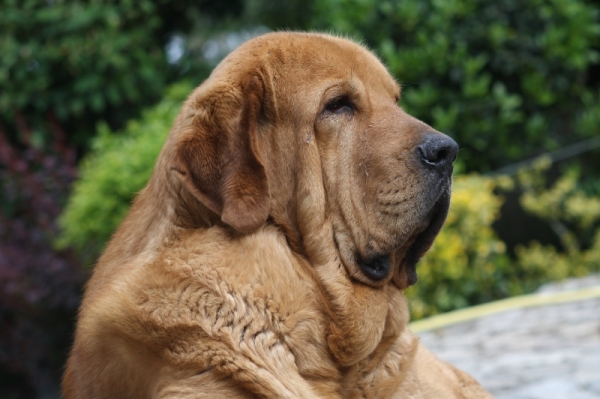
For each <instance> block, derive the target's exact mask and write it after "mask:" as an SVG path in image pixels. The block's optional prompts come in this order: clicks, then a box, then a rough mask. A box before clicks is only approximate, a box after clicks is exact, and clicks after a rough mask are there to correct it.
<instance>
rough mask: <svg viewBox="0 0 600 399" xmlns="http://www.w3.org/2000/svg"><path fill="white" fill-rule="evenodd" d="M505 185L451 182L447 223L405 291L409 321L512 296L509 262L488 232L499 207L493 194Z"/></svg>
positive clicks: (477, 179) (484, 180) (475, 179)
mask: <svg viewBox="0 0 600 399" xmlns="http://www.w3.org/2000/svg"><path fill="white" fill-rule="evenodd" d="M508 183H509V182H507V181H506V179H492V178H489V177H483V176H479V175H474V174H473V175H463V176H457V177H455V179H454V185H453V189H452V191H453V193H452V203H451V206H450V212H449V214H448V218H447V220H446V224H445V225H444V227H443V229H442V231H441V232H440V234H439V236H438V237H437V238H436V240H435V241H434V244H433V246H432V248H431V249H430V251H429V252H428V253H427V254H426V255H425V257H424V258H423V259H422V260H421V261H420V262H419V264H418V265H417V274H418V276H419V281H418V283H417V284H416V285H415V286H414V287H412V288H410V289H409V290H408V291H407V295H408V297H409V298H410V299H411V301H410V305H411V313H412V317H413V318H415V319H418V318H421V317H424V316H429V315H433V314H436V313H440V312H445V311H448V310H452V309H457V308H462V307H466V306H469V305H473V304H477V303H482V302H488V301H491V300H494V299H498V298H503V297H506V296H508V295H509V294H510V291H511V287H510V280H509V279H508V278H507V277H508V276H507V272H508V270H509V269H510V268H511V266H512V265H511V261H510V259H509V257H508V255H507V253H506V246H505V245H504V243H503V242H502V241H501V240H500V239H498V237H497V236H496V234H495V233H494V231H493V229H492V223H493V222H494V220H496V218H497V217H498V215H499V211H500V206H501V205H502V199H501V198H500V197H499V196H497V195H496V194H495V193H494V190H496V189H498V188H499V187H504V186H506V185H507V184H508Z"/></svg>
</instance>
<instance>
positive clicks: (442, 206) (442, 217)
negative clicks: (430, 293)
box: [401, 192, 450, 285]
mask: <svg viewBox="0 0 600 399" xmlns="http://www.w3.org/2000/svg"><path fill="white" fill-rule="evenodd" d="M449 207H450V193H449V192H446V193H444V194H443V195H442V196H441V197H440V199H439V200H438V202H436V204H435V205H434V207H433V209H432V214H431V219H430V220H431V222H430V223H429V225H428V226H427V228H425V230H423V231H422V232H421V233H420V234H419V235H418V236H417V238H416V239H415V242H414V243H413V244H412V245H411V246H410V248H409V249H408V251H407V252H406V255H405V256H404V259H403V260H402V266H401V267H405V268H406V271H407V273H408V284H409V285H415V284H416V282H417V271H416V267H417V262H418V261H419V260H420V259H421V257H422V256H423V255H424V254H425V252H427V250H428V249H429V248H430V247H431V244H433V240H434V239H435V237H436V236H437V235H438V233H439V232H440V229H441V228H442V225H443V224H444V222H445V221H446V216H448V209H449Z"/></svg>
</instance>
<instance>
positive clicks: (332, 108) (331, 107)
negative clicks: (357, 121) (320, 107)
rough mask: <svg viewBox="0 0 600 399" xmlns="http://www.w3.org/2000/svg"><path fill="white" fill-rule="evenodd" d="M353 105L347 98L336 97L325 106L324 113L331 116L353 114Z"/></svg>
mask: <svg viewBox="0 0 600 399" xmlns="http://www.w3.org/2000/svg"><path fill="white" fill-rule="evenodd" d="M354 110H355V108H354V104H352V101H350V99H349V98H348V97H345V96H344V97H338V98H336V99H334V100H332V101H330V102H329V103H327V105H326V106H325V110H324V111H325V112H329V113H332V114H342V113H346V112H354Z"/></svg>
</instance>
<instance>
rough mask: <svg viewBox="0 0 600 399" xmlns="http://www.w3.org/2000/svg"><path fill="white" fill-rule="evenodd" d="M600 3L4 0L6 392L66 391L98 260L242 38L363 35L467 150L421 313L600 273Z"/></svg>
mask: <svg viewBox="0 0 600 399" xmlns="http://www.w3.org/2000/svg"><path fill="white" fill-rule="evenodd" d="M599 7H600V1H597V0H495V1H487V0H286V1H276V0H247V1H244V0H200V1H183V0H174V1H168V0H135V1H134V0H122V1H108V0H104V1H101V0H85V1H84V0H68V1H66V0H65V1H61V0H45V1H44V0H31V1H30V0H0V187H1V188H0V397H1V398H57V397H59V381H60V375H61V372H62V367H63V365H64V361H65V358H66V354H67V351H68V348H69V344H70V342H71V340H72V334H73V327H74V322H75V315H76V309H77V306H78V304H79V301H80V298H81V293H82V288H83V284H84V282H85V280H86V277H87V276H88V274H89V270H90V268H91V266H92V265H93V262H94V260H95V259H96V258H97V257H98V255H99V253H100V252H101V251H102V248H103V247H104V245H105V243H106V242H107V240H108V239H109V237H110V235H111V233H112V232H113V230H114V229H115V228H116V226H117V225H118V224H119V222H120V220H121V219H122V218H123V216H124V215H125V213H126V211H127V209H128V207H129V204H130V201H131V200H132V198H133V196H134V195H135V193H136V192H137V191H139V190H140V189H141V188H142V187H143V186H144V184H145V182H146V181H147V179H148V177H149V175H150V172H151V170H152V168H153V164H154V160H155V159H156V156H157V154H158V152H159V150H160V148H161V146H162V143H163V141H164V139H165V137H166V135H167V133H168V131H169V128H170V126H171V124H172V121H173V119H174V117H175V115H176V114H177V112H178V109H179V106H180V105H181V102H182V101H183V99H185V97H186V95H187V94H189V92H190V91H191V89H192V88H193V87H195V86H196V85H198V84H199V83H201V82H202V80H203V79H204V78H206V76H208V73H209V72H210V70H211V69H212V68H213V67H214V66H215V65H216V64H217V63H218V62H219V60H220V59H222V57H224V56H225V55H226V54H227V53H228V52H230V51H231V50H233V49H234V48H235V47H237V46H238V45H239V44H241V43H242V42H243V41H245V40H247V39H249V38H251V37H253V36H256V35H259V34H261V33H264V32H268V31H272V30H280V29H302V30H307V29H309V30H318V31H324V32H331V33H337V34H341V35H344V36H348V37H351V38H354V39H356V40H360V41H362V42H363V43H364V44H366V45H367V46H368V47H369V48H371V49H372V50H373V51H374V52H376V53H377V54H378V55H379V56H380V58H381V59H382V60H383V62H384V63H385V64H386V65H387V66H388V67H389V70H390V72H391V73H392V74H393V75H394V76H395V77H396V78H397V79H398V81H399V82H401V84H402V86H403V98H402V100H401V104H402V106H403V107H404V108H405V109H406V110H407V111H408V112H409V113H411V114H412V115H414V116H416V117H418V118H420V119H422V120H424V121H426V122H427V123H429V124H431V125H432V126H433V127H435V128H436V129H438V130H440V131H443V132H446V133H447V134H449V135H450V136H452V137H453V138H454V139H455V140H456V141H457V142H458V143H459V144H460V147H461V151H460V153H459V159H458V161H457V162H458V166H457V168H456V169H457V171H456V173H455V184H454V197H453V204H452V208H451V214H450V216H449V218H448V222H447V224H446V226H445V228H444V230H443V232H442V233H441V235H440V237H439V238H438V239H437V242H436V244H435V245H434V247H433V249H432V250H431V251H430V253H429V254H428V255H427V256H426V257H425V258H424V259H423V260H422V261H421V262H420V264H419V270H420V271H419V283H418V284H417V285H416V286H415V287H413V288H411V289H409V290H408V292H407V295H409V296H410V297H411V306H412V314H413V318H414V319H419V318H423V317H427V316H430V315H433V314H436V313H441V312H446V311H449V310H453V309H458V308H464V307H468V306H471V305H475V304H479V303H483V302H488V301H492V300H495V299H500V298H505V297H508V296H512V295H519V294H524V293H529V292H532V291H533V290H535V289H536V288H537V287H538V286H540V285H541V284H543V283H547V282H551V281H558V280H561V279H565V278H567V277H574V276H575V277H577V276H585V275H588V274H590V273H593V272H597V271H598V270H600V230H599V228H600V149H599V148H600V14H599V9H600V8H599Z"/></svg>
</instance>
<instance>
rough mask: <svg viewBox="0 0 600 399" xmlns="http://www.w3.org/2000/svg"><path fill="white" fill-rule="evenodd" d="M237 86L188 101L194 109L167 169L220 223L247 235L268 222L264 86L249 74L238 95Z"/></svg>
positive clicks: (268, 203)
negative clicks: (262, 147)
mask: <svg viewBox="0 0 600 399" xmlns="http://www.w3.org/2000/svg"><path fill="white" fill-rule="evenodd" d="M235 90H236V88H233V87H232V86H226V87H225V86H221V87H217V88H214V89H213V90H209V92H208V93H203V94H202V95H201V98H199V99H197V100H196V99H193V98H192V99H191V103H190V104H191V106H192V108H193V109H192V110H191V114H190V115H189V116H188V117H186V120H185V121H184V122H183V129H184V131H183V132H182V134H181V135H180V136H179V138H178V140H177V141H176V143H175V159H174V164H173V165H172V167H171V169H172V170H175V171H176V174H177V175H178V176H179V178H180V180H181V181H182V182H183V184H184V185H185V186H186V187H187V189H188V190H190V192H191V193H192V194H193V195H194V196H195V197H196V198H197V199H198V200H199V201H200V202H202V203H203V204H204V205H205V206H207V207H208V208H209V209H210V210H212V211H213V212H215V213H217V214H219V215H220V216H221V220H223V222H225V223H226V224H228V225H230V226H232V227H233V228H235V229H236V230H238V231H240V232H243V233H251V232H253V231H255V230H256V229H258V228H259V227H260V226H262V225H263V224H264V223H265V222H266V220H267V217H268V216H269V210H270V194H269V185H268V181H267V174H266V172H265V167H264V164H263V162H262V159H261V154H260V152H259V148H258V131H257V129H258V118H259V114H260V111H261V103H262V100H263V97H264V87H263V83H262V81H261V80H260V79H259V78H258V77H256V76H252V77H251V78H250V79H248V81H247V82H246V84H245V85H244V86H243V87H242V88H240V89H238V90H240V91H241V98H240V95H239V93H240V91H237V92H236V91H235ZM188 112H190V111H188Z"/></svg>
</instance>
